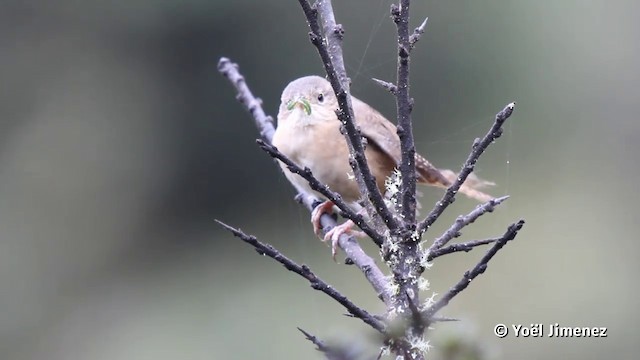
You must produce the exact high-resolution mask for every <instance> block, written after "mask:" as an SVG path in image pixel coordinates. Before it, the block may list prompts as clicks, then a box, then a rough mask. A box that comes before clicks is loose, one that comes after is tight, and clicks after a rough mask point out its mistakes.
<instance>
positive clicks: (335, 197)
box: [257, 139, 384, 246]
mask: <svg viewBox="0 0 640 360" xmlns="http://www.w3.org/2000/svg"><path fill="white" fill-rule="evenodd" d="M257 143H258V145H259V146H260V148H261V149H262V150H264V151H265V152H267V153H268V154H269V155H271V156H272V157H274V158H275V159H278V160H280V161H282V162H283V163H284V164H285V165H287V168H288V169H289V171H291V172H292V173H294V174H298V175H300V176H301V177H302V178H304V179H305V180H307V182H308V183H309V186H310V187H311V189H313V190H315V191H317V192H319V193H320V194H322V195H324V196H325V197H326V198H327V199H329V200H331V202H333V203H334V204H335V205H336V206H337V207H338V208H339V209H340V210H341V211H342V215H343V216H344V217H345V218H347V219H349V220H351V221H353V222H354V223H355V224H356V225H358V227H359V228H360V229H362V231H364V232H365V233H366V234H367V235H369V237H370V238H371V239H372V240H373V242H375V243H376V245H378V246H382V243H383V242H384V238H383V237H382V236H380V234H378V233H377V232H376V231H375V230H374V229H373V228H372V227H371V226H369V224H368V223H367V222H366V221H365V220H364V217H363V216H362V215H360V214H358V213H356V212H355V211H353V209H351V208H350V207H349V205H347V203H345V202H344V200H342V196H340V194H338V193H336V192H334V191H332V190H331V189H330V188H329V187H328V186H327V185H325V184H323V183H321V182H320V180H318V179H317V178H316V177H315V176H313V174H312V173H311V170H309V168H304V169H303V168H301V167H300V166H298V165H296V163H294V162H293V161H291V159H289V158H288V157H286V156H285V155H284V154H283V153H281V152H280V151H279V150H278V149H277V148H276V147H275V146H273V145H271V144H267V143H265V142H264V141H263V140H260V139H258V140H257Z"/></svg>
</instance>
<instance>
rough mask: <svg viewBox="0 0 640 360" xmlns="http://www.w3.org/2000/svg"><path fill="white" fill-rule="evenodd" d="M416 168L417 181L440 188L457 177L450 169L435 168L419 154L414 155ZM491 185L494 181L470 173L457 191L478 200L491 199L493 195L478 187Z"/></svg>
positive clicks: (446, 185)
mask: <svg viewBox="0 0 640 360" xmlns="http://www.w3.org/2000/svg"><path fill="white" fill-rule="evenodd" d="M416 170H417V172H418V179H417V180H418V182H419V183H421V184H426V185H431V186H437V187H442V188H447V187H449V186H450V185H451V184H452V183H453V182H454V181H455V180H456V178H457V177H458V174H456V173H455V172H453V171H451V170H447V169H444V170H443V169H438V168H436V167H435V166H433V165H432V164H431V163H430V162H429V161H427V160H426V159H425V158H423V157H422V156H420V155H416ZM493 185H495V183H493V182H491V181H487V180H483V179H480V178H479V177H477V176H476V175H475V174H473V173H471V174H470V175H469V176H468V177H467V179H466V180H465V182H464V184H462V186H461V187H460V190H459V192H461V193H463V194H465V195H466V196H468V197H470V198H472V199H476V200H478V201H480V202H486V201H489V200H491V199H493V196H491V195H489V194H486V193H484V192H482V191H480V189H483V188H486V187H488V186H493Z"/></svg>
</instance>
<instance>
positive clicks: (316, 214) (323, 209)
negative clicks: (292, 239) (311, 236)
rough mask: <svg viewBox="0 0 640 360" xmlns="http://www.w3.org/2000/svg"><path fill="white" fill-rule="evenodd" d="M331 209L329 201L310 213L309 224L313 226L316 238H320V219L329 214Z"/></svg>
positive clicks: (331, 205) (331, 204)
mask: <svg viewBox="0 0 640 360" xmlns="http://www.w3.org/2000/svg"><path fill="white" fill-rule="evenodd" d="M332 209H333V203H332V202H331V201H329V200H327V201H325V202H323V203H322V204H320V205H318V206H316V207H315V208H313V211H312V212H311V223H312V224H313V232H314V233H315V234H316V236H318V237H320V230H322V226H320V217H321V216H322V215H324V214H325V213H327V214H331V211H332ZM320 238H321V237H320Z"/></svg>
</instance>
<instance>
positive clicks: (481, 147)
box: [418, 102, 516, 234]
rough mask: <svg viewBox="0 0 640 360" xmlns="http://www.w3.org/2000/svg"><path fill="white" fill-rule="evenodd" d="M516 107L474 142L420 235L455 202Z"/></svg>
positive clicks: (501, 114) (500, 115)
mask: <svg viewBox="0 0 640 360" xmlns="http://www.w3.org/2000/svg"><path fill="white" fill-rule="evenodd" d="M515 106H516V103H515V102H512V103H510V104H508V105H507V106H506V107H505V108H504V109H502V111H500V112H499V113H498V114H496V119H495V121H494V123H493V125H492V126H491V129H489V132H488V133H487V134H486V135H485V136H484V138H482V140H479V139H476V141H474V142H473V146H472V149H471V153H470V154H469V157H468V158H467V161H465V163H464V165H463V166H462V170H461V171H460V173H459V174H458V177H457V178H456V181H454V182H453V184H451V186H449V188H448V189H447V191H446V192H445V193H444V195H443V196H442V199H440V201H438V202H437V203H436V205H435V206H434V208H433V210H431V212H430V213H429V215H427V217H426V218H425V219H424V220H422V221H421V222H420V223H419V224H418V232H419V233H420V234H422V233H424V231H426V230H427V229H428V228H429V227H430V226H431V225H433V223H434V222H435V221H436V220H437V219H438V218H439V217H440V215H442V213H443V212H444V210H445V209H446V208H447V207H448V206H449V205H450V204H451V203H452V202H453V201H454V198H455V195H456V193H457V192H458V190H460V187H461V186H462V184H463V183H464V181H465V180H466V179H467V177H468V176H469V174H471V172H472V171H473V169H474V168H475V165H476V162H477V161H478V158H479V157H480V155H482V153H483V152H484V151H485V150H486V149H487V147H489V145H490V144H491V143H492V142H493V141H495V140H496V139H497V138H499V137H500V136H501V135H502V125H503V124H504V122H505V121H507V119H508V118H509V116H511V114H513V109H514V108H515Z"/></svg>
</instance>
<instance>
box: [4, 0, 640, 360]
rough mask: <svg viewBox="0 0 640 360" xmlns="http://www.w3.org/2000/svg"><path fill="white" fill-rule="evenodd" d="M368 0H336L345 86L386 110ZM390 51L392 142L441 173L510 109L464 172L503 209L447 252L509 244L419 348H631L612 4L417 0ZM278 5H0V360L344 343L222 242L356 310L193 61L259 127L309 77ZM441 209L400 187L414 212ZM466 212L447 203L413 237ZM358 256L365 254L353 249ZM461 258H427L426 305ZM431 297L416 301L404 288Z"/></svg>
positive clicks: (290, 9)
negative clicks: (571, 331)
mask: <svg viewBox="0 0 640 360" xmlns="http://www.w3.org/2000/svg"><path fill="white" fill-rule="evenodd" d="M389 4H390V1H389V0H370V1H364V0H363V1H349V2H341V1H336V4H335V5H334V6H335V8H336V12H337V18H338V21H339V22H341V23H343V24H344V27H345V29H346V31H347V32H346V39H345V56H346V61H347V65H348V71H349V73H350V76H351V78H352V80H353V86H352V92H353V93H354V94H355V95H356V96H358V97H360V98H362V99H364V100H366V101H367V102H369V103H373V104H375V106H376V107H377V108H378V109H379V110H380V111H381V112H382V113H383V114H386V115H387V116H388V117H390V118H393V116H394V114H395V107H394V106H395V103H394V100H393V98H392V97H391V96H390V95H389V94H387V93H386V92H385V91H384V90H382V89H380V88H379V87H377V86H376V85H375V84H373V83H372V81H371V80H370V78H371V77H377V78H381V79H387V80H393V79H394V71H395V44H394V39H395V36H394V32H395V28H394V25H393V23H392V21H391V20H390V19H389V16H388V9H389ZM412 9H413V12H412V14H413V17H412V24H413V25H414V26H417V25H418V24H419V23H420V22H421V20H422V18H423V17H425V16H428V17H429V24H428V26H427V32H426V33H425V35H424V36H423V39H422V41H421V42H420V43H419V46H418V47H417V48H416V50H415V51H414V53H413V57H412V70H413V71H412V79H411V84H412V88H411V90H412V94H413V96H414V97H415V99H416V107H415V111H414V113H413V119H414V121H415V124H414V126H415V134H416V137H417V147H418V150H419V151H420V152H421V153H423V154H426V155H427V157H428V158H429V159H430V160H431V161H432V162H434V163H435V164H437V165H439V166H441V167H449V168H454V169H455V168H459V166H460V164H461V162H462V161H463V160H464V159H465V158H466V155H467V153H468V150H469V148H470V145H471V142H472V141H473V139H474V138H475V137H478V136H481V135H483V134H484V133H485V132H486V129H487V128H488V127H489V125H490V124H491V122H492V119H493V116H494V114H495V113H496V112H497V111H498V110H500V109H502V107H503V106H504V105H505V104H507V103H508V102H510V101H512V100H516V101H518V107H517V111H516V113H515V115H514V116H513V117H512V119H511V120H510V122H509V123H508V125H507V126H506V129H505V134H504V136H503V137H502V138H501V139H500V140H499V141H498V142H497V143H496V144H495V145H494V146H492V147H491V148H490V149H489V151H488V153H487V154H486V155H485V156H484V157H483V158H482V159H481V161H480V162H479V164H478V174H479V175H480V176H482V177H484V178H488V179H491V180H494V181H495V182H496V183H498V185H497V187H495V189H493V190H492V191H493V193H494V194H495V195H503V194H510V195H511V199H510V200H509V201H508V203H507V204H505V205H504V206H502V207H501V208H500V210H498V211H496V212H495V213H494V214H492V215H490V216H487V217H485V218H483V219H481V221H478V222H477V224H475V225H474V226H473V227H472V228H470V229H469V230H468V231H465V233H464V237H463V238H462V239H466V240H470V239H473V238H478V237H486V236H492V235H496V234H501V233H502V232H503V231H504V229H505V228H506V226H507V225H508V224H509V223H510V222H513V221H514V220H517V219H519V218H521V217H522V218H525V219H526V220H527V224H526V227H525V228H524V230H523V232H522V233H521V235H520V236H519V237H518V239H517V241H515V242H513V243H510V244H509V245H508V246H507V247H506V248H505V249H504V250H503V251H502V252H500V253H499V255H498V256H497V258H495V260H493V261H492V263H491V264H490V266H489V268H488V271H487V272H486V273H485V275H483V276H482V277H481V278H479V279H478V280H477V281H474V283H473V284H472V285H471V286H470V287H469V289H468V290H467V291H465V292H464V293H463V294H462V295H461V296H459V298H456V299H455V301H453V302H452V303H451V305H450V306H449V307H448V308H447V309H446V310H445V311H444V314H445V315H448V316H454V317H458V318H460V319H462V320H463V321H461V322H459V323H455V324H450V323H447V324H439V325H437V326H436V329H435V330H434V331H433V332H432V334H433V335H434V338H433V343H434V344H438V343H443V342H446V341H447V339H448V338H450V337H456V336H458V337H462V338H463V339H465V341H469V342H471V343H474V344H477V345H478V346H479V348H480V349H481V351H482V353H483V354H484V356H485V358H490V359H510V358H519V359H538V358H566V359H599V358H604V357H608V358H620V359H632V358H637V352H638V350H640V349H639V345H638V341H637V340H638V336H639V335H640V334H639V333H638V330H637V329H638V326H637V324H638V322H639V321H640V310H638V306H637V305H638V295H639V291H638V290H639V287H638V285H637V276H638V270H640V266H638V262H637V258H638V256H637V254H638V251H639V250H640V244H639V242H638V240H640V239H639V237H638V233H637V231H638V230H637V225H638V216H637V209H638V204H639V201H640V196H639V195H638V194H639V191H638V185H637V182H638V176H639V175H640V166H639V165H638V160H637V159H638V158H637V156H638V152H639V151H640V121H639V120H638V108H637V107H638V103H639V100H640V97H639V95H638V89H637V87H638V83H639V82H640V66H639V64H640V41H638V34H640V24H639V23H638V21H637V16H636V15H637V14H638V13H639V12H640V6H639V3H638V2H637V1H632V0H628V1H622V0H617V1H605V0H592V1H581V0H559V1H524V0H522V1H498V0H486V1H455V2H451V1H449V2H442V1H420V2H415V4H414V5H413V6H412ZM307 31H308V30H307V27H306V24H305V21H304V18H303V14H302V12H301V10H300V9H299V6H298V4H297V2H296V1H284V0H268V1H267V0H265V1H247V0H238V1H216V0H209V1H201V0H186V1H177V0H165V1H146V0H139V1H110V2H101V1H83V2H78V1H71V0H59V1H55V2H46V1H2V2H1V3H0V49H1V54H2V55H1V56H0V72H1V76H0V78H1V79H2V86H0V119H1V120H0V130H1V131H0V354H2V355H1V357H2V358H3V359H7V360H18V359H49V360H55V359H154V360H161V359H284V358H308V359H315V358H318V359H319V358H321V357H320V355H319V353H317V352H315V351H314V350H313V349H312V346H311V344H310V343H308V342H306V341H305V340H304V339H303V338H302V336H301V334H299V333H298V332H297V330H296V326H300V327H303V328H305V329H306V330H308V331H311V332H312V333H314V334H316V335H319V336H321V337H323V338H325V339H348V340H349V341H350V342H352V343H360V342H361V341H362V339H363V338H364V339H366V338H367V336H368V334H369V333H368V332H367V331H366V327H365V326H363V325H362V324H361V323H360V322H358V321H357V320H352V319H349V318H346V317H344V316H342V315H341V314H342V313H343V309H342V308H341V307H340V306H338V305H337V304H335V303H333V302H332V301H330V300H329V299H328V298H327V297H325V296H323V295H322V294H319V293H317V292H315V291H313V290H311V289H310V288H309V287H308V285H307V284H306V282H305V281H303V280H301V279H300V278H298V277H296V276H294V275H293V274H291V273H289V272H287V271H285V270H283V269H282V268H281V267H279V266H278V265H276V264H275V263H274V262H273V261H271V260H269V259H266V258H262V257H260V256H257V255H256V254H255V252H254V251H253V250H252V249H251V248H250V247H248V246H246V245H245V244H243V243H241V242H240V241H238V240H237V239H235V238H233V237H232V236H230V235H229V234H228V233H225V232H224V231H222V230H221V229H220V228H219V227H218V226H216V224H215V223H214V221H213V220H214V219H216V218H218V219H221V220H224V221H226V222H228V223H230V224H233V225H235V226H239V227H241V228H242V229H244V230H246V231H247V232H250V233H252V234H255V235H257V236H259V237H260V238H261V239H262V240H264V241H265V242H269V243H271V244H273V245H275V246H277V247H278V248H279V249H281V250H282V251H283V252H284V253H286V254H287V255H289V256H290V257H292V258H293V259H295V260H297V261H299V262H304V263H306V264H309V265H310V266H311V267H312V268H313V269H314V270H316V271H317V273H319V274H320V275H322V276H323V277H324V278H325V279H326V280H327V281H329V282H330V283H332V284H333V285H335V287H336V288H338V289H339V290H341V291H344V293H346V294H347V295H348V296H350V297H351V298H353V300H355V301H357V302H358V303H360V304H362V306H364V307H365V308H367V309H369V310H371V311H373V312H380V311H382V308H381V305H380V303H379V301H377V300H376V299H375V296H374V293H373V291H372V290H371V289H370V288H369V286H368V285H367V283H366V282H365V281H364V280H363V278H362V276H361V274H360V273H359V272H358V271H357V269H355V268H351V267H346V266H344V265H337V264H335V263H333V262H332V261H331V257H330V253H329V250H328V248H327V247H326V246H325V245H323V244H321V243H320V242H319V241H318V240H317V239H315V238H314V236H313V234H312V231H311V227H310V224H309V215H308V214H307V212H306V211H304V210H303V209H302V208H301V207H299V206H298V205H297V204H295V203H294V201H293V200H292V197H293V195H294V192H293V190H292V188H291V187H290V186H289V185H288V183H287V182H286V180H285V179H284V177H283V176H282V175H281V174H280V173H279V170H278V169H277V168H276V167H275V166H274V164H273V162H272V161H271V160H270V158H268V157H267V156H266V155H265V154H263V153H262V152H261V151H260V150H259V149H258V148H257V147H256V146H255V144H254V139H255V138H256V137H257V132H256V129H255V127H254V125H253V122H252V120H251V118H250V116H249V115H248V114H247V113H246V112H245V111H244V110H243V109H242V108H241V106H240V105H239V104H238V103H237V102H236V101H235V99H234V95H235V94H234V92H233V90H232V88H231V86H230V85H229V84H228V83H227V82H226V80H225V79H224V78H222V77H221V76H220V75H219V74H218V73H217V71H216V63H217V60H218V59H219V58H220V57H221V56H227V57H230V58H231V59H232V60H234V61H235V62H238V63H239V64H240V66H241V70H242V72H243V73H244V75H245V76H246V77H247V80H248V82H249V85H250V86H251V87H252V89H253V91H254V92H255V93H256V94H257V95H258V96H260V97H261V98H262V99H264V105H265V108H266V110H267V111H268V112H269V113H270V114H272V115H275V113H276V112H277V106H278V102H279V96H280V91H281V90H282V89H283V88H284V86H285V85H286V84H287V83H288V82H289V81H291V80H292V79H294V78H296V77H299V76H301V75H307V74H321V73H322V67H321V63H320V61H319V59H318V56H317V54H316V52H315V49H314V48H313V46H312V45H310V43H309V42H308V40H307ZM440 195H441V192H439V191H438V190H434V189H426V190H424V196H423V197H422V203H423V204H424V205H425V208H429V207H430V206H431V205H432V204H433V203H434V202H435V201H436V200H437V199H438V198H439V196H440ZM473 206H475V204H474V203H473V202H472V201H469V200H466V199H464V200H463V199H460V200H459V201H457V202H456V203H455V204H454V205H453V206H452V207H451V208H450V209H449V210H447V212H446V214H445V216H444V217H443V218H442V220H441V222H440V223H439V225H438V226H436V228H435V229H434V230H433V231H432V232H431V233H429V234H428V235H427V238H428V239H432V238H433V237H434V236H436V235H437V234H438V232H439V231H441V230H443V229H445V228H446V227H447V226H448V223H449V222H450V221H452V220H453V219H455V217H456V216H457V215H459V214H463V213H466V212H468V211H469V210H470V209H471V208H472V207H473ZM367 249H369V250H371V251H372V252H374V249H373V248H372V247H371V246H370V245H367ZM481 254H482V251H475V252H472V253H470V254H466V255H464V254H458V255H451V256H449V257H446V258H443V259H441V260H438V261H436V263H435V265H434V266H433V268H432V269H431V270H429V271H428V272H427V273H426V274H425V276H426V277H427V278H428V279H429V280H430V281H431V284H432V289H433V291H435V292H437V293H440V294H441V293H443V292H445V291H446V289H447V288H448V287H449V286H450V285H451V284H452V283H453V282H454V281H456V280H457V279H458V278H459V277H460V275H461V274H462V272H463V271H464V270H465V269H467V268H469V267H470V266H472V265H473V264H474V263H475V261H477V260H478V258H479V257H480V256H481ZM430 294H431V293H430V292H428V293H425V295H427V296H428V295H430ZM555 322H558V323H561V324H562V325H567V326H606V327H608V328H609V337H608V338H606V339H547V338H545V339H531V338H529V339H522V338H521V339H516V338H514V337H512V336H508V337H507V338H505V339H498V338H496V337H494V336H493V334H492V329H493V326H494V325H495V324H497V323H505V324H508V325H510V324H531V323H544V324H549V323H555Z"/></svg>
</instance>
